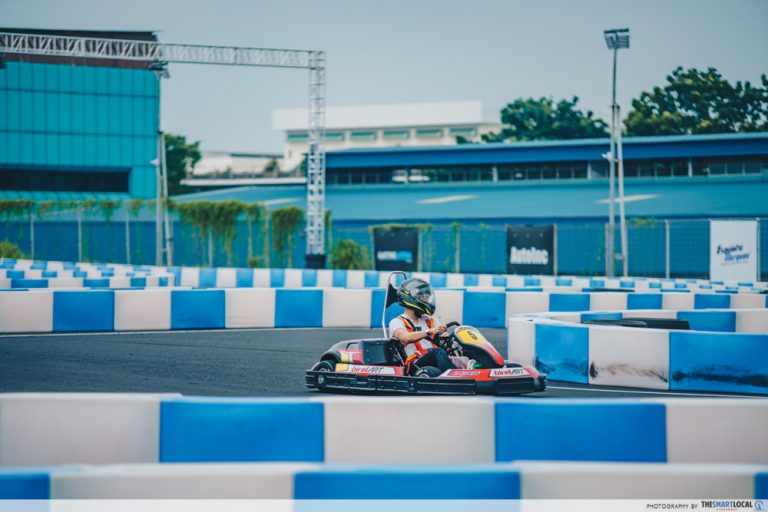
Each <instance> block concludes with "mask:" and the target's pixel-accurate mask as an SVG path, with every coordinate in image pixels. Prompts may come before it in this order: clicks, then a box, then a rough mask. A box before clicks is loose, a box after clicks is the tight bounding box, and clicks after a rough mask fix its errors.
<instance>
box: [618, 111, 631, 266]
mask: <svg viewBox="0 0 768 512" xmlns="http://www.w3.org/2000/svg"><path fill="white" fill-rule="evenodd" d="M616 124H617V125H618V126H617V131H616V142H617V147H618V155H619V226H620V230H621V263H622V270H623V272H624V277H627V276H628V275H629V274H628V271H629V240H628V237H627V219H626V217H625V215H624V159H623V157H622V147H621V107H619V106H618V105H616Z"/></svg>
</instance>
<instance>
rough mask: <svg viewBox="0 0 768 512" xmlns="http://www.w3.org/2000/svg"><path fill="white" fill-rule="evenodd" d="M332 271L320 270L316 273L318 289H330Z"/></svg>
mask: <svg viewBox="0 0 768 512" xmlns="http://www.w3.org/2000/svg"><path fill="white" fill-rule="evenodd" d="M333 273H334V271H333V270H327V269H322V270H318V271H317V286H318V287H320V288H331V287H333V286H334V284H333Z"/></svg>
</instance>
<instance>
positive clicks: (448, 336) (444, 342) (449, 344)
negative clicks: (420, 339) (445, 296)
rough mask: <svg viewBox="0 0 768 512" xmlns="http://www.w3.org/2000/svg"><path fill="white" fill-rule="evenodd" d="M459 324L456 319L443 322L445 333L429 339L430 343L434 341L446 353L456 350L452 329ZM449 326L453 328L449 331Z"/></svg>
mask: <svg viewBox="0 0 768 512" xmlns="http://www.w3.org/2000/svg"><path fill="white" fill-rule="evenodd" d="M459 325H461V324H459V322H456V321H452V322H448V323H447V324H445V327H446V330H445V333H444V334H443V335H442V336H435V337H434V338H433V339H432V340H431V341H432V343H434V344H435V345H437V346H438V347H441V348H442V349H443V350H445V351H446V352H448V354H453V353H454V352H455V351H456V343H455V339H454V331H455V330H456V329H455V328H456V327H458V326H459ZM451 327H453V328H454V330H453V331H450V332H449V330H448V329H450V328H451Z"/></svg>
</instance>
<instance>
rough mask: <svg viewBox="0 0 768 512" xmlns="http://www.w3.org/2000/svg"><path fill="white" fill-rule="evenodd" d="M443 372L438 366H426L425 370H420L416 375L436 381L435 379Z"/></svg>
mask: <svg viewBox="0 0 768 512" xmlns="http://www.w3.org/2000/svg"><path fill="white" fill-rule="evenodd" d="M442 373H443V372H441V371H440V368H438V367H436V366H425V367H423V368H419V369H418V370H416V373H415V374H414V376H415V377H421V378H427V379H434V378H435V377H439V376H440V375H441V374H442Z"/></svg>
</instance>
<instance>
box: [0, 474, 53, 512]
mask: <svg viewBox="0 0 768 512" xmlns="http://www.w3.org/2000/svg"><path fill="white" fill-rule="evenodd" d="M50 485H51V482H50V476H49V475H48V473H47V472H46V471H41V470H36V469H21V468H14V469H2V468H0V500H2V501H0V503H5V504H10V503H12V502H9V501H5V500H47V499H48V498H49V497H50ZM27 503H30V502H27ZM16 505H17V506H16V507H14V506H13V505H10V506H8V505H4V506H3V508H7V509H8V511H9V512H10V511H12V510H19V511H21V510H29V511H30V512H34V511H38V510H39V511H40V512H42V511H43V510H48V508H47V507H45V508H43V507H23V505H21V504H20V503H16Z"/></svg>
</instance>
